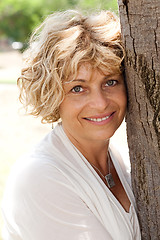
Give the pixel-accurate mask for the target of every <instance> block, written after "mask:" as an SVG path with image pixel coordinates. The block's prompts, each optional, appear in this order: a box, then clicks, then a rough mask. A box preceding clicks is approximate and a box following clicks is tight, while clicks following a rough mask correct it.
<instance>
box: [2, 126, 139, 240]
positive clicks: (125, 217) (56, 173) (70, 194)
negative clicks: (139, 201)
mask: <svg viewBox="0 0 160 240" xmlns="http://www.w3.org/2000/svg"><path fill="white" fill-rule="evenodd" d="M109 151H110V155H111V157H112V161H113V164H114V166H115V168H116V171H117V173H118V175H119V178H120V180H121V182H122V184H123V187H124V189H125V191H126V193H127V195H128V197H129V199H130V201H131V207H130V211H129V213H127V212H126V211H125V210H124V208H123V207H122V205H121V204H120V203H119V201H118V200H117V199H116V198H115V197H114V195H113V194H112V193H111V191H110V190H109V189H108V188H107V186H106V185H105V184H104V183H103V181H102V180H101V178H100V177H99V175H98V174H97V173H96V171H95V170H94V169H93V167H92V166H91V165H90V164H89V162H88V161H87V160H86V158H85V157H84V156H83V155H82V154H81V153H80V152H79V151H78V150H77V149H76V148H75V146H74V145H73V144H72V143H71V142H70V140H69V139H68V138H67V136H66V134H65V133H64V131H63V128H62V125H61V124H58V125H57V126H56V128H55V129H54V130H53V131H52V132H51V133H49V134H48V135H47V136H46V137H45V139H43V140H42V141H41V142H40V144H39V145H38V146H37V147H36V148H35V150H34V151H33V152H32V153H31V154H29V155H28V156H26V157H25V158H24V159H22V160H20V161H18V162H17V163H16V164H15V166H14V168H13V171H12V173H11V175H10V177H9V180H8V184H7V187H6V191H5V195H4V198H3V204H2V210H3V216H4V221H5V226H4V231H3V239H4V240H140V239H141V236H140V230H139V224H138V220H137V215H136V212H135V203H134V197H133V194H132V190H131V188H130V186H129V183H128V180H129V179H128V177H129V176H128V173H127V171H126V168H125V165H124V164H123V161H122V159H121V156H120V155H119V153H118V152H117V151H116V150H115V149H114V148H113V146H110V148H109Z"/></svg>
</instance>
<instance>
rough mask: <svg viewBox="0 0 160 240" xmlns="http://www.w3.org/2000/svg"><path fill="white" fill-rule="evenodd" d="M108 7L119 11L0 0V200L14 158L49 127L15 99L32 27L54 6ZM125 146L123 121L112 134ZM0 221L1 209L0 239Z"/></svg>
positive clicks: (103, 1) (93, 2) (109, 1)
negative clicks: (25, 111) (29, 113)
mask: <svg viewBox="0 0 160 240" xmlns="http://www.w3.org/2000/svg"><path fill="white" fill-rule="evenodd" d="M65 9H82V10H88V11H90V10H97V9H98V10H99V9H109V10H112V11H114V12H115V13H117V14H118V5H117V0H1V1H0V203H1V200H2V196H3V192H4V188H5V182H6V179H7V176H8V174H9V172H10V169H11V167H12V165H13V164H14V162H15V161H16V160H17V159H18V158H19V157H20V156H21V155H23V154H25V152H27V151H28V150H29V149H30V148H31V147H33V145H35V144H36V143H37V142H38V141H39V140H40V139H41V138H42V137H44V136H45V135H46V134H47V133H48V132H49V131H51V127H52V126H50V125H44V124H41V121H40V119H37V118H34V117H32V116H25V114H24V112H23V111H22V110H21V105H20V103H19V102H18V89H17V87H16V80H17V78H18V76H19V75H20V70H21V66H22V53H23V51H24V50H25V48H26V47H27V44H28V40H29V37H30V35H31V33H32V31H33V30H34V29H35V28H36V26H38V25H39V24H40V23H41V22H42V21H43V20H44V19H45V17H46V16H47V15H48V14H50V13H52V12H54V11H57V10H60V11H62V10H65ZM114 138H115V139H116V141H117V142H118V146H120V147H121V149H123V147H125V146H126V143H127V141H126V134H125V123H123V124H122V127H121V128H120V129H119V130H118V132H117V134H116V135H115V137H114ZM2 226H3V221H2V215H1V213H0V240H2V237H1V231H2Z"/></svg>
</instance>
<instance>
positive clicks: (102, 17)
mask: <svg viewBox="0 0 160 240" xmlns="http://www.w3.org/2000/svg"><path fill="white" fill-rule="evenodd" d="M123 58H124V49H123V46H122V43H121V33H120V23H119V18H118V17H117V16H116V15H115V14H114V13H112V12H110V11H101V12H99V13H94V14H91V15H89V16H87V15H83V14H81V13H80V12H79V11H75V10H68V11H65V12H57V13H53V14H51V15H50V16H48V17H47V18H46V20H45V21H44V22H43V23H42V24H41V25H40V27H39V28H37V29H36V31H35V32H34V33H33V35H32V36H31V40H30V45H29V48H28V50H27V51H26V52H25V55H24V64H25V67H24V68H23V69H22V71H21V76H20V77H19V78H18V80H17V84H18V87H19V88H20V96H19V99H20V101H21V102H22V103H23V104H24V105H25V107H26V111H27V112H28V113H29V114H32V115H34V116H41V117H42V122H43V123H45V122H47V123H52V122H55V121H57V120H58V119H59V118H60V115H59V106H60V104H61V102H62V101H63V99H64V91H63V81H64V80H67V79H68V78H69V76H70V75H72V74H75V75H76V74H77V71H78V68H79V66H80V64H82V63H84V62H89V63H91V65H92V67H93V68H99V69H101V70H102V71H103V70H106V69H107V72H108V73H121V72H122V71H123V68H122V62H123Z"/></svg>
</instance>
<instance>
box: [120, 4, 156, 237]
mask: <svg viewBox="0 0 160 240" xmlns="http://www.w3.org/2000/svg"><path fill="white" fill-rule="evenodd" d="M118 4H119V13H120V20H121V26H122V35H123V41H124V45H125V48H126V59H125V69H126V70H125V72H126V81H127V86H128V98H129V104H128V113H127V119H126V121H127V136H128V146H129V151H130V159H131V169H132V185H133V190H134V194H135V198H136V201H137V212H138V217H139V221H140V226H141V231H142V239H144V240H149V239H152V240H158V239H160V0H118Z"/></svg>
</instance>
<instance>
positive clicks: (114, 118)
mask: <svg viewBox="0 0 160 240" xmlns="http://www.w3.org/2000/svg"><path fill="white" fill-rule="evenodd" d="M63 87H64V91H65V98H64V100H63V102H62V103H61V105H60V109H59V110H60V117H61V119H62V125H63V128H64V131H65V133H66V134H67V136H68V137H69V139H70V140H71V142H72V143H74V142H79V143H82V144H85V143H87V142H88V141H105V140H106V139H109V138H110V137H111V136H112V135H113V134H114V132H115V131H116V130H117V128H118V127H119V126H120V124H121V123H122V121H123V118H124V116H125V111H126V103H127V97H126V89H125V84H124V79H123V76H122V75H119V74H118V75H108V74H107V73H106V74H104V73H102V72H101V71H99V70H98V69H92V68H91V65H90V64H83V65H81V66H80V68H79V71H78V74H77V76H76V78H75V79H72V78H71V79H69V81H67V82H64V85H63Z"/></svg>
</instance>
